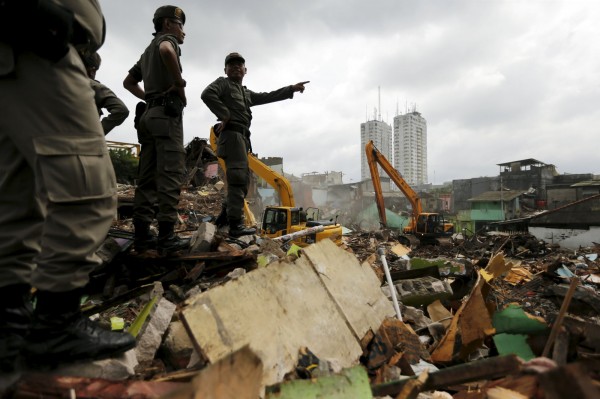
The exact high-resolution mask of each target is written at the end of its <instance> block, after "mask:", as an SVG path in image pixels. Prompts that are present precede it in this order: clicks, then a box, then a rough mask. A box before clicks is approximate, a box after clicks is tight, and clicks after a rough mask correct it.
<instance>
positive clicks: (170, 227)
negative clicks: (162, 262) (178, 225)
mask: <svg viewBox="0 0 600 399" xmlns="http://www.w3.org/2000/svg"><path fill="white" fill-rule="evenodd" d="M189 247H190V240H189V239H182V238H179V237H178V236H177V234H175V223H173V222H158V243H157V250H158V254H159V255H160V256H168V255H171V254H173V253H175V252H177V251H181V250H184V249H187V248H189Z"/></svg>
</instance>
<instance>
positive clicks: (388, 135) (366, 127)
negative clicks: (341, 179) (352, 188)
mask: <svg viewBox="0 0 600 399" xmlns="http://www.w3.org/2000/svg"><path fill="white" fill-rule="evenodd" d="M370 140H373V144H375V147H377V149H378V150H379V151H380V152H381V153H382V154H383V155H384V156H385V157H386V158H387V159H388V161H390V163H391V162H392V127H391V126H390V125H389V124H387V123H385V122H384V121H382V120H381V118H379V120H377V119H375V118H374V120H370V121H367V122H365V123H361V124H360V151H361V152H360V179H361V180H368V179H371V172H369V164H368V162H367V155H366V154H365V146H366V145H367V143H368V142H369V141H370ZM379 174H380V176H385V173H383V172H382V170H381V167H380V168H379Z"/></svg>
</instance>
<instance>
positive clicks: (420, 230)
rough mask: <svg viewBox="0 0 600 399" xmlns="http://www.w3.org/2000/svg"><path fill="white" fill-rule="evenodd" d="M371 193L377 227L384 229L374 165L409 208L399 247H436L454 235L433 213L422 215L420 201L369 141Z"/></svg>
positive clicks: (385, 219)
mask: <svg viewBox="0 0 600 399" xmlns="http://www.w3.org/2000/svg"><path fill="white" fill-rule="evenodd" d="M365 152H366V155H367V162H368V164H369V171H370V172H371V180H372V181H373V189H374V191H375V201H376V202H377V211H378V212H379V222H380V224H381V227H383V228H386V227H387V218H386V214H385V204H384V200H383V192H382V190H381V180H380V177H379V169H378V168H377V165H379V166H381V168H382V169H383V170H384V171H385V173H387V175H388V176H389V177H390V179H392V181H393V182H394V183H395V184H396V186H398V188H399V189H400V191H402V193H403V194H404V195H405V196H406V198H407V199H408V201H409V202H410V204H411V206H412V214H411V217H410V219H409V222H408V225H407V226H405V227H404V228H403V229H402V232H403V235H400V236H399V237H398V241H400V242H401V243H402V244H404V245H407V246H411V245H415V244H439V243H440V241H441V239H443V238H448V237H450V236H452V234H454V225H453V224H452V223H449V222H446V221H445V220H444V217H443V215H441V214H439V213H433V212H423V206H422V204H421V198H420V197H419V195H418V194H417V193H416V192H415V190H413V189H412V187H411V186H410V185H409V184H408V183H407V182H406V180H404V178H403V177H402V175H401V174H400V172H398V171H397V170H396V169H394V167H393V166H392V165H391V164H390V162H389V161H388V160H387V159H386V158H385V156H383V154H382V153H381V152H379V150H378V149H377V148H376V147H375V145H374V144H373V141H369V142H368V143H367V145H366V146H365Z"/></svg>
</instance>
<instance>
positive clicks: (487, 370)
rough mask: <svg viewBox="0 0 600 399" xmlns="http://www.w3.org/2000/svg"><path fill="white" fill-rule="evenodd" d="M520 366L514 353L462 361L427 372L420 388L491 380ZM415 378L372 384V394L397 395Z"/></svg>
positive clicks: (431, 388)
mask: <svg viewBox="0 0 600 399" xmlns="http://www.w3.org/2000/svg"><path fill="white" fill-rule="evenodd" d="M520 366H521V361H520V360H519V358H518V357H517V356H515V355H506V356H498V357H492V358H488V359H484V360H477V361H474V362H470V363H464V364H460V365H457V366H452V367H448V368H445V369H442V370H439V371H436V372H433V373H429V377H428V378H427V381H425V383H424V384H423V387H422V390H423V391H430V390H435V389H444V388H447V387H449V386H452V385H457V384H463V383H466V382H471V381H478V380H484V379H488V380H491V379H495V378H499V377H503V376H506V375H509V374H513V373H517V372H519V371H520ZM416 378H418V377H411V378H406V379H402V380H398V381H392V382H388V383H384V384H378V385H372V386H371V390H372V392H373V396H385V395H390V396H394V395H398V394H399V393H400V392H401V391H402V389H403V387H404V385H405V384H406V383H408V382H409V381H410V380H411V379H416Z"/></svg>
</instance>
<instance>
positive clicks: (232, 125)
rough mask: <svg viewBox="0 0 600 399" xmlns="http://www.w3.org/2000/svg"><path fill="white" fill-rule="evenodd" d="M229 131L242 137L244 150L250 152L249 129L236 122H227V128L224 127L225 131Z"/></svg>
mask: <svg viewBox="0 0 600 399" xmlns="http://www.w3.org/2000/svg"><path fill="white" fill-rule="evenodd" d="M227 130H229V131H230V132H236V133H239V134H241V135H242V136H244V138H245V139H246V146H247V147H248V148H246V150H247V151H248V152H250V153H251V152H252V142H251V141H250V129H249V128H248V127H247V126H246V125H243V124H241V123H237V122H227V126H225V131H227Z"/></svg>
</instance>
